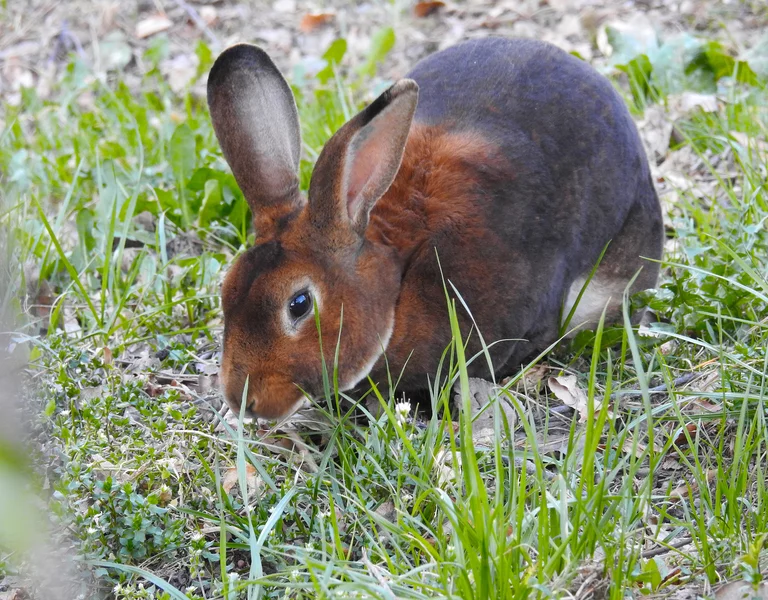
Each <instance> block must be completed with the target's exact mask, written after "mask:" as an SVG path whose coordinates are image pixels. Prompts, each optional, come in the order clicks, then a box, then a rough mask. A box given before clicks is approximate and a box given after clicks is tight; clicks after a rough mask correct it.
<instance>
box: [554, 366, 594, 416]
mask: <svg viewBox="0 0 768 600" xmlns="http://www.w3.org/2000/svg"><path fill="white" fill-rule="evenodd" d="M547 385H549V389H550V390H552V393H553V394H554V395H555V396H557V398H558V399H559V400H560V401H562V403H563V404H565V405H566V406H570V407H571V408H573V409H574V410H575V411H576V412H578V413H579V421H580V422H582V423H583V422H585V421H586V420H587V415H588V414H589V410H588V404H587V403H588V400H589V399H588V397H587V392H585V391H584V390H583V389H582V388H581V387H580V386H579V383H578V380H577V379H576V376H575V375H560V376H559V377H550V378H549V379H548V380H547ZM601 406H602V402H600V400H598V399H597V398H595V399H594V414H597V413H598V412H600V408H601Z"/></svg>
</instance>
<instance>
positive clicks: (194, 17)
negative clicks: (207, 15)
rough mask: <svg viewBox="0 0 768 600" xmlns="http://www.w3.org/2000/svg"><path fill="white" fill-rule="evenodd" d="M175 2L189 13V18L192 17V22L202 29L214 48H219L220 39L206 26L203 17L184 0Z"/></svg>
mask: <svg viewBox="0 0 768 600" xmlns="http://www.w3.org/2000/svg"><path fill="white" fill-rule="evenodd" d="M176 4H177V5H178V6H179V8H181V9H182V10H183V11H184V12H186V13H187V15H189V18H190V19H192V22H193V23H194V24H195V25H196V26H197V28H198V29H199V30H200V31H202V32H203V33H204V34H205V35H206V37H207V38H208V40H209V41H210V42H211V44H213V45H214V46H215V47H216V49H219V48H221V40H220V39H219V37H218V36H217V35H216V34H215V33H213V31H211V28H210V27H208V24H207V23H206V22H205V21H204V20H203V18H202V17H201V16H200V15H199V14H198V12H197V11H196V10H195V9H194V8H193V7H191V6H190V5H189V4H187V3H186V2H185V1H184V0H176Z"/></svg>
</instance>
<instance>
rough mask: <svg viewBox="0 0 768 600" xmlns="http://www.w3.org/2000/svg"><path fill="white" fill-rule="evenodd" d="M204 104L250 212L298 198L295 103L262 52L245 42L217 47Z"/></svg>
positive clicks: (283, 206)
mask: <svg viewBox="0 0 768 600" xmlns="http://www.w3.org/2000/svg"><path fill="white" fill-rule="evenodd" d="M208 107H209V109H210V111H211V120H212V121H213V129H214V130H215V131H216V137H217V138H218V139H219V143H220V144H221V149H222V151H223V152H224V158H226V159H227V162H228V163H229V166H230V167H231V168H232V172H233V173H234V175H235V179H236V180H237V183H238V185H239V186H240V189H241V190H242V191H243V194H244V195H245V198H246V200H247V201H248V204H249V205H250V207H251V210H252V211H253V213H254V216H257V215H258V213H259V212H260V211H262V210H264V209H266V211H267V212H271V211H270V209H274V208H278V207H279V208H281V209H284V210H285V209H288V208H291V207H292V205H299V204H300V203H302V202H303V201H302V199H301V195H300V194H299V193H298V190H299V178H298V175H297V172H298V168H299V153H300V151H301V133H300V130H299V118H298V113H297V112H296V102H295V101H294V99H293V94H292V93H291V88H290V87H289V86H288V84H287V83H286V81H285V79H284V78H283V76H282V75H281V74H280V71H278V69H277V67H276V66H275V63H273V62H272V59H271V58H269V56H268V55H267V53H266V52H264V51H263V50H262V49H261V48H258V47H256V46H252V45H250V44H238V45H236V46H232V47H230V48H228V49H227V50H225V51H224V52H222V54H221V55H220V56H219V57H218V58H217V59H216V62H215V63H214V65H213V67H212V68H211V72H210V75H209V76H208ZM286 205H289V206H286ZM280 212H282V211H280Z"/></svg>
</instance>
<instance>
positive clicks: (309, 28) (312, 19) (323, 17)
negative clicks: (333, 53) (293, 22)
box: [299, 13, 336, 33]
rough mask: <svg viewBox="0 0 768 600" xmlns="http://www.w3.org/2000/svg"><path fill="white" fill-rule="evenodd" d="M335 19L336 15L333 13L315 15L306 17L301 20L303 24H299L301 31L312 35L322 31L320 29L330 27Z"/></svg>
mask: <svg viewBox="0 0 768 600" xmlns="http://www.w3.org/2000/svg"><path fill="white" fill-rule="evenodd" d="M335 18H336V15H335V14H333V13H315V14H309V15H304V16H303V17H302V18H301V23H299V29H301V31H302V32H303V33H312V32H313V31H315V30H316V29H320V27H322V26H324V25H328V24H329V23H330V22H331V21H333V20H334V19H335Z"/></svg>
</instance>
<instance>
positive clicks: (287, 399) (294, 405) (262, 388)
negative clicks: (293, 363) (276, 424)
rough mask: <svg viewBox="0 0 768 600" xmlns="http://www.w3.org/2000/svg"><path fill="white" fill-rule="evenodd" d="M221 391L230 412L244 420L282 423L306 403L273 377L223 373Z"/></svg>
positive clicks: (299, 393) (297, 391) (301, 395)
mask: <svg viewBox="0 0 768 600" xmlns="http://www.w3.org/2000/svg"><path fill="white" fill-rule="evenodd" d="M246 385H247V386H248V389H247V390H246ZM222 387H223V392H224V397H225V398H226V400H227V404H228V405H229V408H230V410H231V411H232V412H233V413H234V414H236V415H239V414H240V412H241V410H242V412H243V414H244V416H245V417H248V418H252V419H269V420H277V419H283V418H286V417H288V416H290V415H292V414H293V413H294V412H296V411H297V410H299V409H300V408H302V407H303V406H304V404H305V403H306V402H307V400H306V397H305V396H304V393H303V392H302V391H301V390H300V389H299V388H298V387H296V386H295V385H291V384H286V383H285V382H284V381H277V380H276V379H275V377H274V376H272V377H267V378H260V377H254V376H247V375H245V374H243V373H240V372H238V371H235V370H232V369H222ZM243 404H245V406H243Z"/></svg>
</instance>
